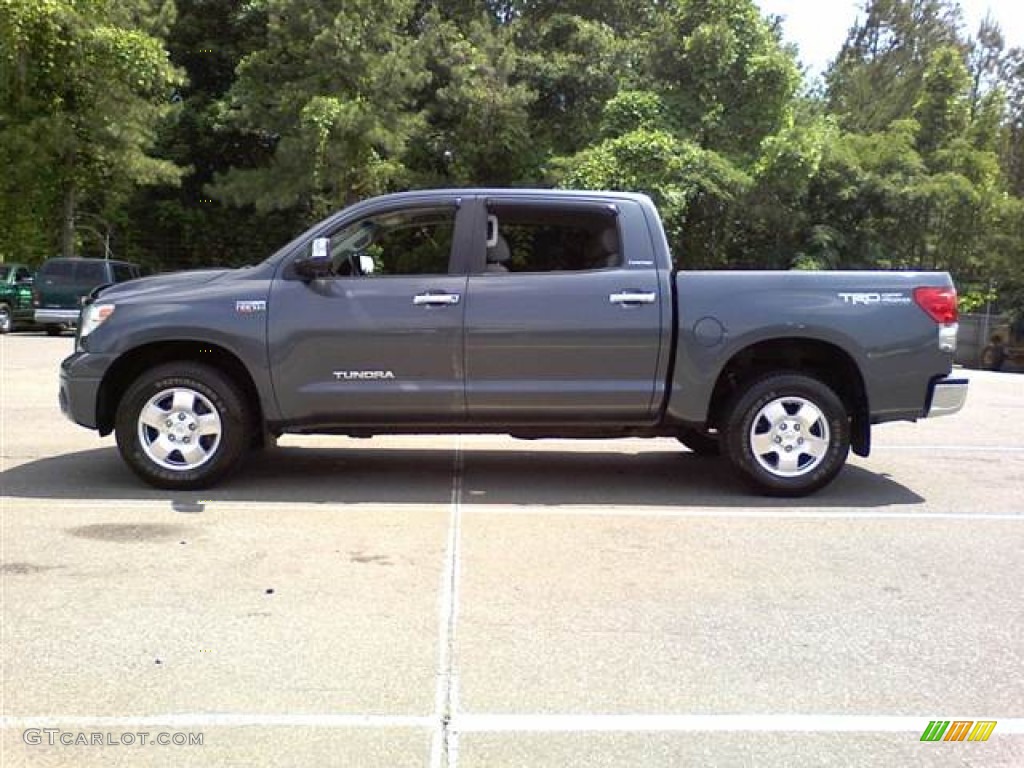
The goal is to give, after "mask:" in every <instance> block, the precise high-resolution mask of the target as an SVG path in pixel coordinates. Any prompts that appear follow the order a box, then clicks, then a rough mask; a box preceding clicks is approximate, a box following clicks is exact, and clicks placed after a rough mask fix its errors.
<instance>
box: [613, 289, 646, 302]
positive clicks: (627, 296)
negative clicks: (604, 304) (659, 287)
mask: <svg viewBox="0 0 1024 768" xmlns="http://www.w3.org/2000/svg"><path fill="white" fill-rule="evenodd" d="M657 298H658V296H657V294H656V293H654V292H653V291H651V292H650V293H647V292H641V291H622V292H621V293H613V294H611V295H610V296H609V297H608V301H610V302H611V303H612V304H653V303H654V302H655V300H656V299H657Z"/></svg>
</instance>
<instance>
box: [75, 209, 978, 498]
mask: <svg viewBox="0 0 1024 768" xmlns="http://www.w3.org/2000/svg"><path fill="white" fill-rule="evenodd" d="M956 302H957V299H956V291H955V289H954V287H953V284H952V281H951V280H950V277H949V275H947V274H944V273H910V272H884V273H883V272H796V271H794V272H687V271H683V270H679V269H678V268H677V266H676V265H675V264H674V263H673V257H672V254H671V253H670V252H669V248H668V243H667V242H666V238H665V234H664V232H663V230H662V225H661V221H660V219H659V216H658V212H657V210H656V208H655V206H654V205H653V203H652V202H651V200H650V199H648V198H647V197H645V196H643V195H636V194H625V193H617V192H561V191H551V190H509V189H492V190H483V189H468V190H437V191H421V192H408V193H402V194H397V195H387V196H384V197H378V198H374V199H371V200H366V201H364V202H361V203H358V204H356V205H353V206H351V207H350V208H346V209H344V210H342V211H340V212H339V213H337V214H335V215H333V216H331V217H330V218H328V219H326V220H325V221H323V222H321V223H319V224H317V225H316V226H314V227H313V228H312V229H310V230H309V231H308V232H306V233H305V234H303V235H301V236H299V237H298V238H296V239H295V240H294V241H292V242H291V243H289V244H287V245H286V246H284V247H283V248H281V249H280V250H279V251H277V252H276V253H275V254H273V255H272V256H270V257H269V258H268V259H267V260H266V261H264V262H262V263H261V264H258V265H256V266H252V267H245V268H242V269H235V270H209V271H198V272H186V273H178V274H170V275H162V276H156V277H150V278H143V279H141V280H134V281H132V282H130V283H127V284H124V285H115V286H111V287H108V288H105V289H103V290H102V291H100V292H99V293H98V295H96V296H94V297H93V298H92V299H91V301H89V302H88V303H87V306H86V307H85V308H84V309H83V311H82V317H81V321H80V323H79V331H78V338H77V341H76V351H75V353H74V354H73V355H71V356H70V357H68V358H67V359H66V360H64V361H63V363H62V364H61V377H60V404H61V407H62V409H63V410H64V412H65V413H66V414H67V415H68V416H69V418H71V419H72V420H73V421H75V422H77V423H78V424H81V425H82V426H85V427H88V428H90V429H96V430H98V431H99V432H100V434H101V435H106V434H109V433H110V432H115V433H116V436H117V444H118V448H119V449H120V452H121V455H122V456H123V458H124V460H125V461H126V462H127V463H128V465H129V466H130V467H131V468H132V469H133V470H134V471H135V472H136V473H137V474H138V475H139V476H140V477H141V478H143V479H144V480H146V481H147V482H149V483H151V484H153V485H155V486H158V487H161V488H170V489H197V488H203V487H207V486H210V485H212V484H213V483H215V482H217V481H219V480H221V479H222V478H223V477H224V476H225V475H226V474H227V473H228V472H229V471H230V470H232V469H233V468H235V467H236V466H237V465H238V464H239V463H240V460H241V459H242V457H243V454H245V452H246V451H247V450H248V449H250V448H256V447H260V446H262V445H264V444H265V443H266V442H267V441H272V440H274V439H275V438H276V437H277V436H278V435H281V434H283V433H325V434H342V435H351V436H357V437H367V436H371V435H378V434H394V433H507V434H510V435H513V436H516V437H521V438H543V437H561V438H565V437H579V438H611V437H665V436H668V437H675V438H678V439H679V440H680V441H681V442H682V443H683V444H685V445H686V446H687V447H689V448H690V449H691V450H693V451H695V452H697V453H699V454H707V455H713V454H718V453H719V452H720V453H721V454H723V455H724V456H725V458H726V459H727V460H728V461H729V462H730V463H731V464H732V465H733V467H735V469H736V470H737V471H738V474H739V475H740V476H741V477H742V478H743V479H745V480H746V481H748V482H749V483H751V484H752V485H753V486H754V488H756V489H758V490H760V491H762V492H764V493H768V494H771V495H780V496H799V495H803V494H807V493H811V492H813V491H815V490H817V489H819V488H821V487H823V486H824V485H826V484H827V483H829V482H830V481H831V480H832V479H833V478H834V477H835V476H836V474H837V473H838V472H839V471H840V469H841V468H842V466H843V464H844V462H845V461H846V457H847V455H848V453H849V451H850V449H851V448H852V450H853V451H854V452H855V453H857V454H858V455H861V456H866V455H868V452H869V450H870V447H871V425H872V424H878V423H880V422H886V421H895V420H906V421H913V420H916V419H919V418H923V417H930V416H941V415H943V414H950V413H955V412H956V411H958V410H959V409H960V408H961V407H962V405H963V403H964V400H965V398H966V395H967V382H966V381H963V380H959V379H952V378H950V376H949V374H950V372H951V370H952V361H953V351H954V346H955V343H956V331H957V303H956Z"/></svg>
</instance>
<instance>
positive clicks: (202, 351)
mask: <svg viewBox="0 0 1024 768" xmlns="http://www.w3.org/2000/svg"><path fill="white" fill-rule="evenodd" d="M171 362H194V363H202V364H203V365H208V366H210V367H211V368H214V369H216V370H218V371H219V372H220V373H222V374H223V375H225V376H227V377H228V378H229V379H230V380H231V381H232V382H233V383H234V384H235V385H236V386H238V388H239V390H240V391H241V394H242V396H243V398H244V399H245V402H246V405H248V406H249V416H250V419H251V424H252V427H253V430H252V434H253V435H256V436H259V435H262V434H263V427H262V425H263V421H264V419H263V406H262V403H261V402H260V397H259V392H258V390H257V389H256V383H255V381H254V380H253V377H252V374H251V373H250V372H249V369H248V368H246V366H245V363H243V362H242V360H241V359H240V358H239V357H238V356H237V355H236V354H235V353H234V352H232V351H230V350H229V349H227V348H225V347H223V346H221V345H219V344H211V343H209V342H202V341H194V340H186V339H182V340H175V341H158V342H152V343H149V344H143V345H141V346H138V347H135V348H133V349H131V350H129V351H127V352H125V353H124V354H122V355H121V356H120V357H119V358H117V360H115V361H114V363H113V364H112V365H111V366H110V368H109V369H107V372H106V373H105V374H104V376H103V380H102V382H100V388H99V393H98V396H97V401H96V427H97V429H98V430H99V433H100V434H101V435H108V434H110V433H111V432H112V431H113V429H114V419H115V415H116V413H117V408H118V405H119V404H120V402H121V398H122V397H123V396H124V394H125V392H126V391H127V390H128V388H129V387H130V386H131V384H132V382H133V381H135V379H136V378H138V376H139V374H141V373H142V372H143V371H145V370H148V369H150V368H153V367H155V366H157V365H161V364H163V363H171Z"/></svg>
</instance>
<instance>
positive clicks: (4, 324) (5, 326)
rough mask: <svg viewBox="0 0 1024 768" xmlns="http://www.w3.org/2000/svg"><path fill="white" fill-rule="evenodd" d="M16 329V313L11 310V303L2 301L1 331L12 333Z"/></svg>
mask: <svg viewBox="0 0 1024 768" xmlns="http://www.w3.org/2000/svg"><path fill="white" fill-rule="evenodd" d="M13 330H14V313H12V312H11V305H10V304H7V303H5V302H0V333H10V332H11V331H13Z"/></svg>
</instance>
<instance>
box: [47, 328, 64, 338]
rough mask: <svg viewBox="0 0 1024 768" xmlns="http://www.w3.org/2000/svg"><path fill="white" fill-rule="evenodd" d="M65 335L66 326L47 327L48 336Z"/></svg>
mask: <svg viewBox="0 0 1024 768" xmlns="http://www.w3.org/2000/svg"><path fill="white" fill-rule="evenodd" d="M62 333H64V326H62V325H48V326H46V335H47V336H60V335H61V334H62Z"/></svg>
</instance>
